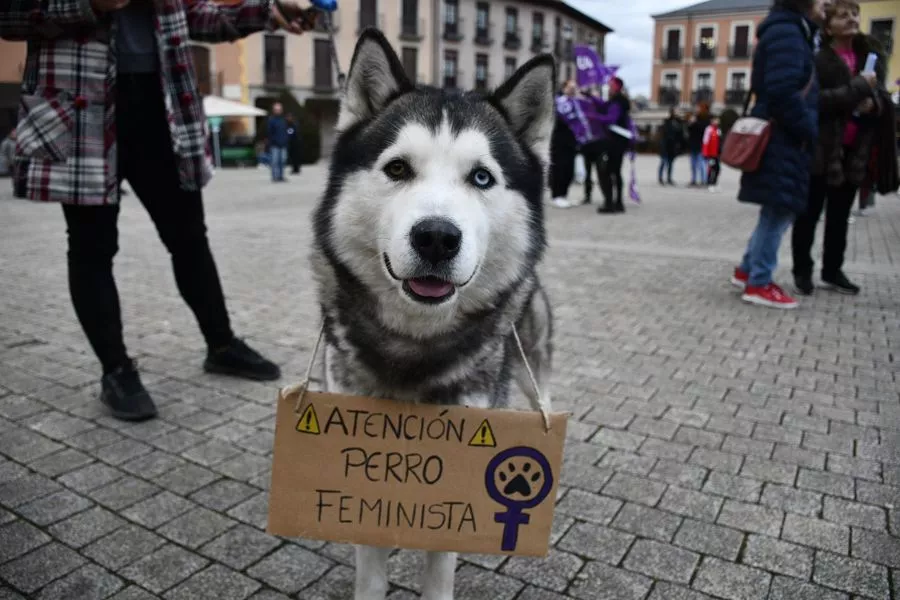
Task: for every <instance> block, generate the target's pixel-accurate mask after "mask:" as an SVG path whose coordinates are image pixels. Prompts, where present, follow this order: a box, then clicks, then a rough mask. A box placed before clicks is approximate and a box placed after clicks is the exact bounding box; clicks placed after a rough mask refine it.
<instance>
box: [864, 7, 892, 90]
mask: <svg viewBox="0 0 900 600" xmlns="http://www.w3.org/2000/svg"><path fill="white" fill-rule="evenodd" d="M859 8H860V15H859V16H860V25H861V27H862V30H863V31H865V32H866V33H868V34H870V35H872V36H873V37H876V38H878V40H879V41H880V42H881V44H882V45H883V46H884V48H885V52H886V53H887V55H888V70H887V74H888V77H887V86H888V90H890V92H891V93H892V94H896V93H897V92H898V91H900V45H898V43H897V39H898V37H900V0H861V1H860V3H859Z"/></svg>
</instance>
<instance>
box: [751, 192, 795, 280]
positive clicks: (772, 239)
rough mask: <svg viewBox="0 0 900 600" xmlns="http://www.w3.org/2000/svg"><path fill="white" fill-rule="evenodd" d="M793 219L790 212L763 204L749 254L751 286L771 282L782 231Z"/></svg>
mask: <svg viewBox="0 0 900 600" xmlns="http://www.w3.org/2000/svg"><path fill="white" fill-rule="evenodd" d="M793 221H794V216H793V214H792V213H790V212H787V211H784V210H779V209H774V208H771V207H769V206H764V207H763V208H762V210H761V211H760V213H759V226H758V229H759V230H758V231H757V232H756V236H755V243H754V247H753V249H752V251H751V255H750V261H749V266H750V271H749V274H750V278H749V280H748V285H749V286H751V287H765V286H767V285H769V284H770V283H772V276H773V274H774V273H775V269H776V268H777V267H778V249H779V247H780V246H781V240H782V238H783V237H784V233H785V232H786V231H787V230H788V228H789V227H790V226H791V223H793Z"/></svg>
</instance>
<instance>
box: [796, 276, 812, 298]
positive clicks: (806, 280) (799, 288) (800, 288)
mask: <svg viewBox="0 0 900 600" xmlns="http://www.w3.org/2000/svg"><path fill="white" fill-rule="evenodd" d="M815 289H816V286H815V285H813V280H812V277H810V276H809V275H794V290H796V292H797V293H798V294H800V295H801V296H812V295H813V291H814V290H815Z"/></svg>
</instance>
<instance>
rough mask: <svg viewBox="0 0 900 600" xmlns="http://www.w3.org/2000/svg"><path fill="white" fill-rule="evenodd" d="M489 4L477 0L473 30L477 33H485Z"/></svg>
mask: <svg viewBox="0 0 900 600" xmlns="http://www.w3.org/2000/svg"><path fill="white" fill-rule="evenodd" d="M489 16H490V5H489V4H488V3H487V2H479V3H478V6H477V7H476V8H475V30H476V31H478V32H479V33H487V30H488V17H489Z"/></svg>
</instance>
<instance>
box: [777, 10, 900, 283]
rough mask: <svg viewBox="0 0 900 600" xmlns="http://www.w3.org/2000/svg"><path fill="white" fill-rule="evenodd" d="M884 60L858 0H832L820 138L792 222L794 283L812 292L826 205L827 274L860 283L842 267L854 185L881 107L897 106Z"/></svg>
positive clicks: (821, 71) (822, 53)
mask: <svg viewBox="0 0 900 600" xmlns="http://www.w3.org/2000/svg"><path fill="white" fill-rule="evenodd" d="M869 53H874V54H875V55H876V56H877V62H876V66H875V72H874V73H863V72H862V71H863V68H864V66H865V63H866V60H867V57H868V55H869ZM885 65H886V61H885V55H884V52H883V50H882V48H881V45H880V44H879V43H878V41H877V40H875V39H874V38H873V37H871V36H868V35H866V34H864V33H862V32H860V19H859V4H858V3H857V2H856V0H835V2H833V3H832V4H831V5H830V6H828V8H827V10H826V12H825V24H824V27H823V37H822V46H821V48H820V50H819V53H818V54H817V55H816V72H817V73H818V77H819V87H820V91H819V141H818V144H817V145H816V152H815V160H814V162H813V169H812V178H811V181H810V186H809V202H808V204H807V209H806V212H805V213H803V214H802V215H800V216H799V217H798V219H797V221H796V222H795V223H794V229H793V232H792V235H791V248H792V251H793V259H794V268H793V272H794V284H795V287H796V291H797V293H799V294H802V295H807V296H808V295H810V294H812V293H813V290H814V289H815V288H814V284H813V279H812V274H813V260H812V258H811V256H810V252H811V250H812V245H813V240H814V239H815V233H816V224H817V223H818V221H819V216H820V215H821V214H822V211H823V209H824V212H825V237H824V242H823V258H822V271H821V276H822V281H823V283H824V284H825V286H826V287H828V288H830V289H833V290H836V291H838V292H841V293H843V294H850V295H855V294H858V293H859V291H860V290H859V287H858V286H857V285H856V284H854V283H853V282H851V281H850V280H849V279H848V278H847V276H846V274H844V271H843V264H844V251H845V249H846V247H847V221H848V218H849V217H850V209H851V208H852V207H853V200H854V198H855V197H856V192H857V190H858V189H859V186H860V185H861V184H862V183H863V181H864V180H865V179H866V174H867V168H868V165H869V162H870V158H871V154H872V149H873V146H874V144H875V141H876V139H877V138H878V128H877V123H878V117H879V115H880V113H881V111H883V110H886V109H887V110H890V109H891V107H885V106H884V104H883V101H882V100H881V98H880V96H879V94H878V92H877V89H878V88H879V87H883V86H884V79H885Z"/></svg>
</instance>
